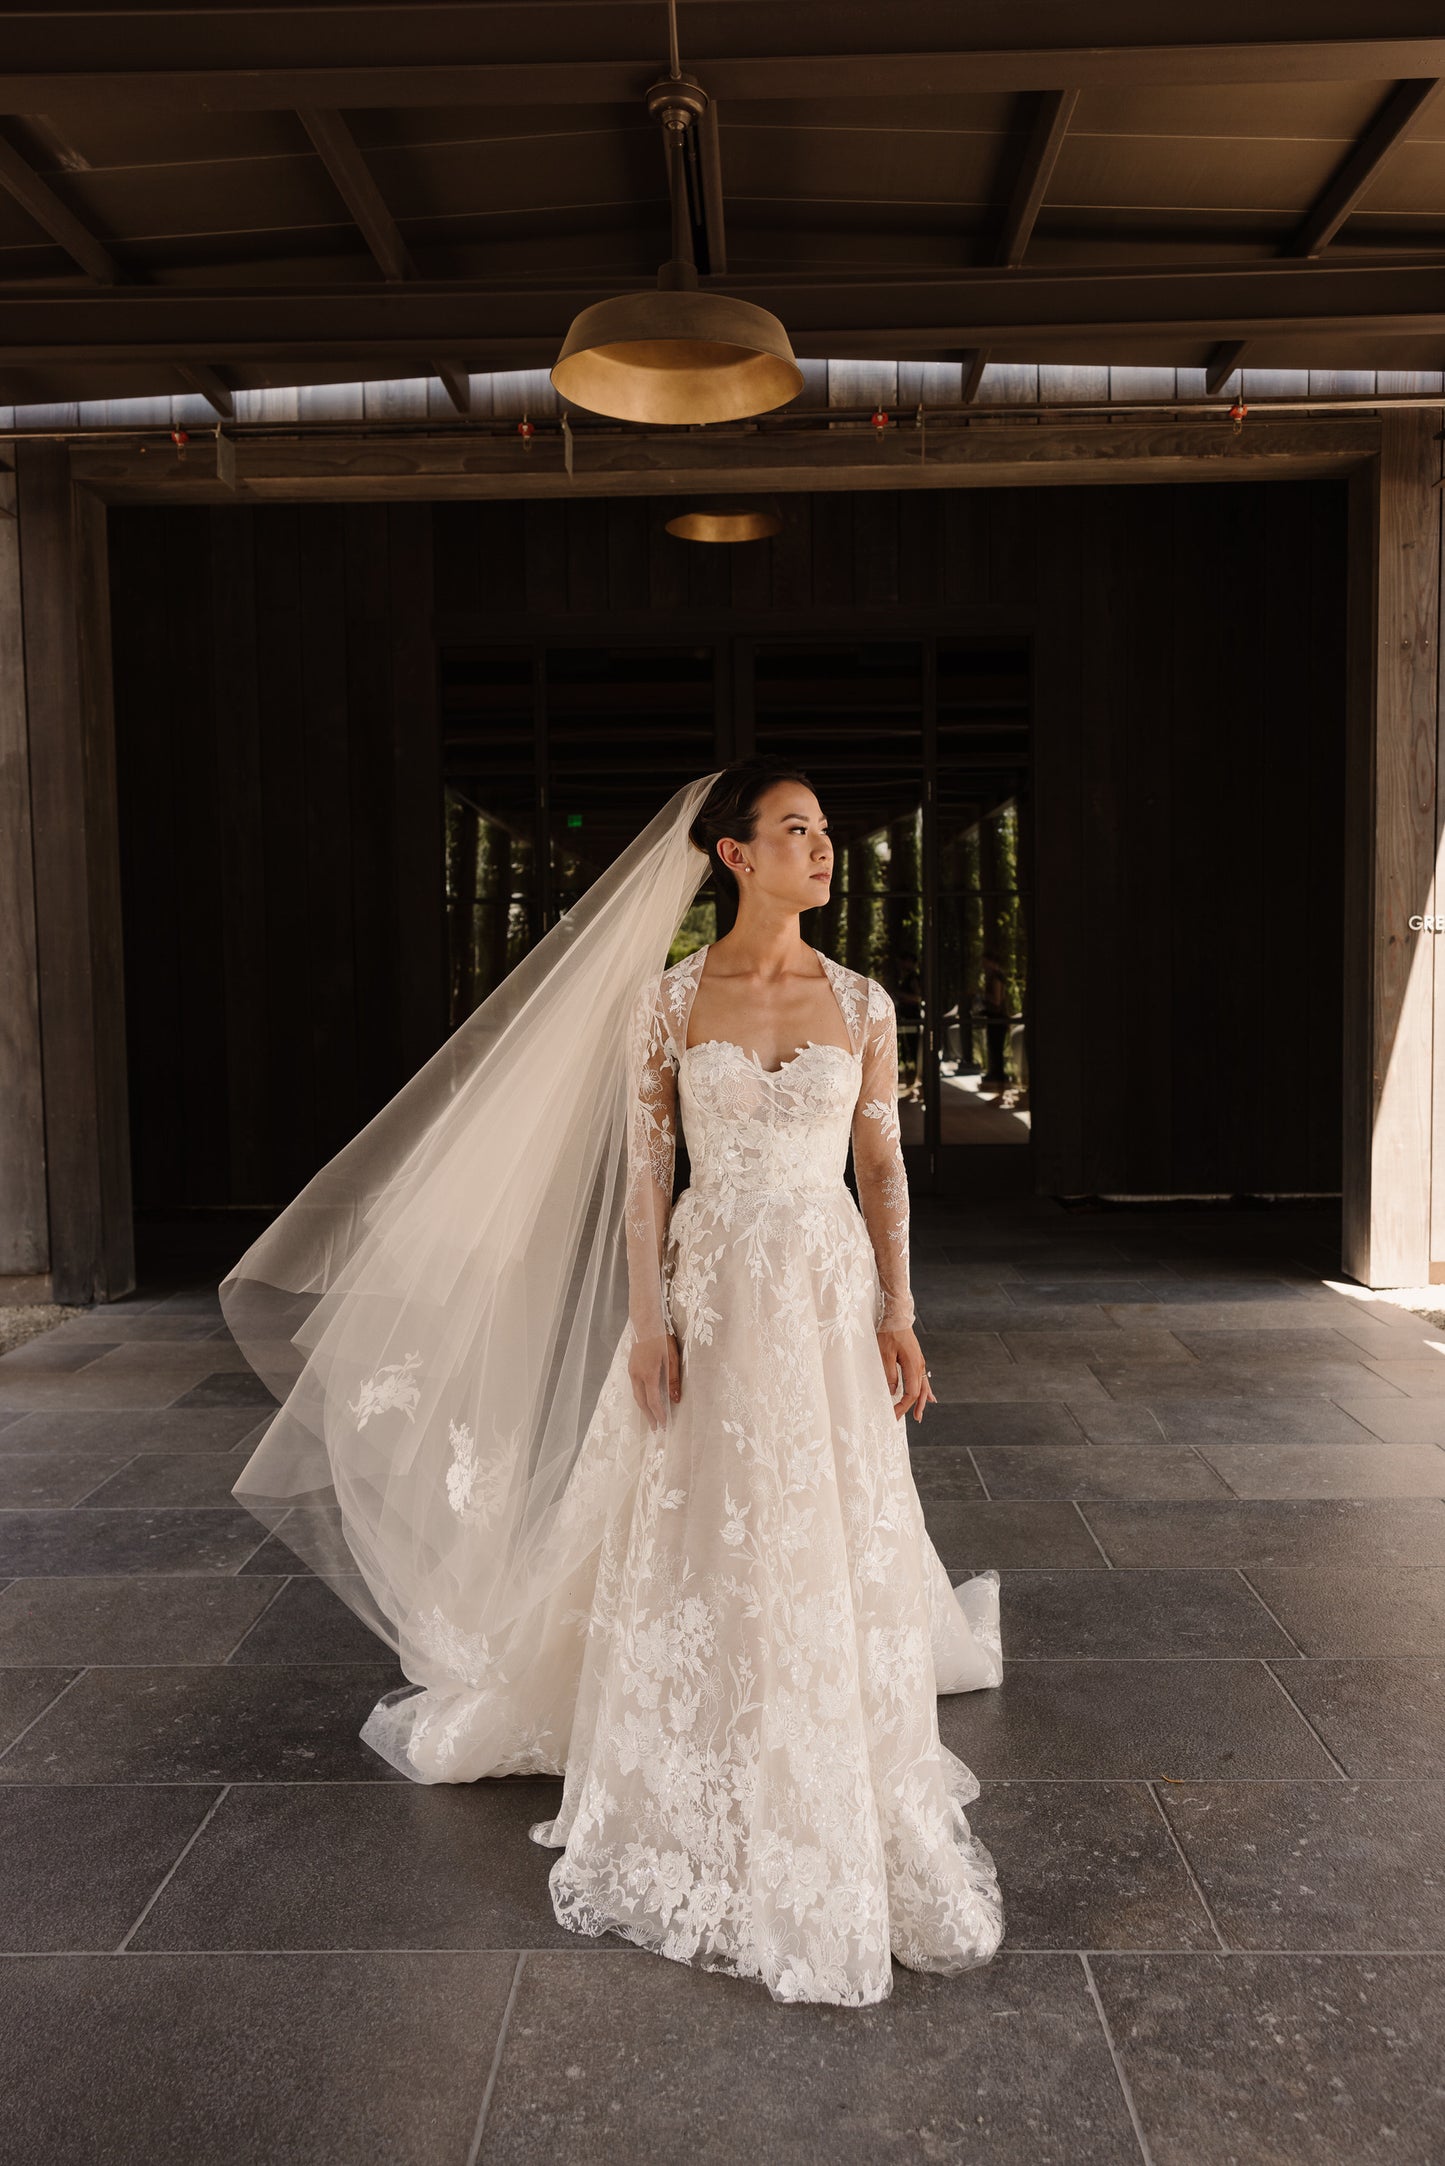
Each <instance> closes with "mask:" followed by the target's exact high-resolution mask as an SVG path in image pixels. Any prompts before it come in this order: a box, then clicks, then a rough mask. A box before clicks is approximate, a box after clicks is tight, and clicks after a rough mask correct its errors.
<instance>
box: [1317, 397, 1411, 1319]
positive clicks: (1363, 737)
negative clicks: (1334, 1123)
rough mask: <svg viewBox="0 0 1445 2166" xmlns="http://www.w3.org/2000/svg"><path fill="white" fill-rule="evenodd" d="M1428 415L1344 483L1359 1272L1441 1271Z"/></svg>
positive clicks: (1349, 1102)
mask: <svg viewBox="0 0 1445 2166" xmlns="http://www.w3.org/2000/svg"><path fill="white" fill-rule="evenodd" d="M1439 427H1440V418H1439V416H1438V415H1437V414H1431V413H1428V412H1424V411H1421V412H1413V413H1395V414H1387V415H1385V416H1384V417H1383V418H1382V428H1381V446H1380V456H1379V460H1378V462H1377V463H1376V465H1374V466H1373V467H1371V468H1367V469H1362V470H1361V471H1360V472H1359V473H1358V474H1356V475H1355V476H1354V477H1353V478H1352V481H1351V496H1350V591H1349V604H1348V606H1349V617H1350V664H1349V668H1350V702H1349V706H1350V719H1349V740H1348V750H1347V766H1346V819H1347V827H1346V845H1345V850H1346V857H1345V941H1346V951H1345V1016H1344V1045H1345V1073H1344V1153H1343V1237H1342V1250H1343V1253H1342V1259H1341V1260H1342V1263H1343V1265H1344V1268H1345V1270H1347V1271H1348V1272H1350V1273H1351V1275H1352V1276H1353V1277H1355V1278H1357V1279H1359V1280H1360V1281H1361V1283H1362V1284H1364V1285H1366V1286H1419V1285H1426V1284H1429V1283H1431V1282H1432V1281H1445V975H1442V974H1445V940H1442V939H1441V938H1440V937H1439V936H1438V935H1434V934H1432V933H1430V932H1429V931H1425V930H1420V929H1412V927H1411V924H1410V920H1411V918H1412V917H1415V918H1426V919H1429V918H1433V917H1434V914H1435V912H1436V911H1437V910H1438V909H1440V908H1441V907H1442V901H1445V882H1440V881H1438V880H1437V877H1436V866H1437V853H1438V849H1439V840H1438V836H1439V812H1440V802H1441V795H1440V772H1441V760H1440V723H1441V703H1440V577H1441V552H1440V519H1441V490H1440V489H1439V488H1438V487H1437V486H1436V485H1437V483H1438V482H1439V480H1440V477H1441V473H1442V465H1441V443H1440V435H1439ZM1437 898H1439V899H1437ZM1308 1087H1309V1079H1308V1076H1307V1075H1302V1076H1301V1088H1304V1089H1307V1088H1308ZM1437 1138H1438V1139H1439V1143H1440V1147H1439V1148H1438V1149H1437V1148H1436V1147H1435V1144H1436V1139H1437Z"/></svg>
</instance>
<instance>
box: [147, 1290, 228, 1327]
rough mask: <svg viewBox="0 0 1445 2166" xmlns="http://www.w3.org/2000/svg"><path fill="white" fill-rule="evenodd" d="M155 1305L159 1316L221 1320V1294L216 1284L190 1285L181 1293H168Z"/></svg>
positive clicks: (216, 1321)
mask: <svg viewBox="0 0 1445 2166" xmlns="http://www.w3.org/2000/svg"><path fill="white" fill-rule="evenodd" d="M153 1307H154V1311H155V1314H156V1315H157V1316H201V1317H206V1318H209V1319H210V1320H211V1321H213V1322H215V1323H219V1322H220V1320H221V1301H220V1295H219V1293H218V1291H217V1288H216V1287H214V1286H204V1287H200V1286H197V1287H189V1288H186V1289H184V1290H183V1291H181V1292H179V1293H174V1294H167V1295H166V1297H165V1299H164V1300H163V1301H157V1302H155V1303H154V1304H153Z"/></svg>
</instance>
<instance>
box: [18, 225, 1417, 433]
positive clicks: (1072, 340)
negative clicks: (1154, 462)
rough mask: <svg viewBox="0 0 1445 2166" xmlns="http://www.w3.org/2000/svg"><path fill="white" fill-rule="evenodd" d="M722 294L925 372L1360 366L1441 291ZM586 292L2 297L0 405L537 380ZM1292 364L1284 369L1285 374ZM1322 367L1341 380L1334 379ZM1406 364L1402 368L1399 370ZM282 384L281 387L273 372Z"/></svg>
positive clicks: (1371, 273)
mask: <svg viewBox="0 0 1445 2166" xmlns="http://www.w3.org/2000/svg"><path fill="white" fill-rule="evenodd" d="M730 283H733V284H734V288H735V290H737V291H739V292H741V293H742V294H743V295H744V296H745V297H747V298H750V299H753V300H755V301H758V302H760V303H761V304H762V305H763V306H764V307H767V308H770V309H772V310H773V311H774V312H775V313H777V314H780V315H781V316H782V317H783V319H784V320H785V321H786V323H787V324H788V328H789V331H790V333H791V336H792V341H793V346H794V350H795V351H796V352H797V353H798V354H800V355H801V356H803V357H804V358H805V359H814V358H831V359H858V360H866V359H876V358H880V357H881V358H886V359H891V360H908V359H912V358H915V357H916V358H920V359H927V358H932V357H935V356H939V355H944V354H958V353H960V352H968V353H970V354H972V353H976V352H978V351H984V352H987V351H989V350H990V349H991V350H992V351H993V352H994V353H995V354H998V353H1000V352H1001V353H1002V354H1003V355H1004V357H1005V358H1014V357H1024V356H1027V357H1029V358H1032V359H1035V360H1058V361H1061V362H1077V361H1079V360H1081V359H1083V360H1087V359H1090V358H1093V357H1097V356H1100V355H1112V356H1113V357H1114V358H1115V359H1118V358H1120V357H1123V358H1128V357H1129V356H1131V355H1132V354H1135V353H1137V352H1139V351H1140V350H1141V349H1142V350H1144V351H1145V352H1152V353H1153V354H1154V355H1155V356H1156V357H1163V358H1166V359H1178V360H1180V361H1185V362H1187V361H1189V360H1190V359H1191V358H1192V357H1193V354H1194V353H1196V352H1198V351H1202V350H1207V349H1208V348H1209V346H1210V345H1211V344H1217V343H1218V342H1220V341H1222V340H1227V341H1231V342H1236V341H1237V342H1242V341H1244V340H1247V339H1264V338H1268V339H1269V340H1270V341H1271V344H1272V347H1273V349H1274V352H1273V356H1272V359H1273V363H1274V365H1276V366H1280V367H1284V366H1288V365H1295V366H1299V365H1304V364H1308V363H1312V364H1313V365H1315V366H1321V365H1326V364H1328V363H1329V362H1330V360H1331V355H1332V353H1333V352H1334V351H1336V350H1338V349H1339V348H1340V347H1342V346H1344V347H1347V348H1349V347H1351V346H1353V347H1355V348H1357V347H1358V346H1359V345H1360V344H1361V343H1362V342H1364V343H1367V344H1368V346H1369V349H1370V351H1371V353H1372V356H1373V357H1374V361H1373V365H1379V366H1389V365H1390V361H1389V345H1390V343H1391V342H1393V341H1395V340H1411V341H1413V342H1414V349H1415V351H1416V352H1417V353H1418V351H1419V350H1420V348H1421V347H1422V346H1426V345H1428V346H1429V347H1430V348H1432V349H1433V348H1434V347H1436V346H1438V343H1439V342H1440V340H1441V339H1442V338H1445V277H1442V266H1441V265H1440V263H1439V262H1438V260H1437V261H1430V262H1427V263H1423V264H1422V263H1415V264H1411V265H1404V266H1402V265H1397V264H1385V265H1378V266H1377V265H1360V264H1353V263H1348V262H1346V263H1342V264H1336V263H1334V262H1333V261H1332V260H1331V259H1326V260H1325V261H1324V262H1322V263H1317V264H1304V263H1292V264H1282V263H1264V264H1233V265H1223V266H1210V267H1208V268H1198V267H1193V266H1191V267H1189V268H1185V269H1180V268H1175V269H1174V270H1172V271H1167V272H1165V271H1159V270H1147V271H1138V270H1131V271H1128V272H1115V273H1095V274H1091V275H1089V276H1081V275H1080V274H1078V273H1072V274H1071V273H1069V272H1056V271H1053V270H1032V271H1030V270H1016V271H990V272H978V273H964V274H962V275H959V276H955V277H952V278H944V279H936V280H918V279H906V280H896V281H892V282H888V283H884V284H881V285H874V284H870V283H869V282H868V281H866V280H853V281H838V282H829V283H827V284H822V283H820V284H817V285H796V284H793V283H791V282H790V281H788V280H786V279H774V280H771V281H768V282H762V283H760V282H757V281H754V280H737V281H735V282H733V281H730ZM595 298H596V291H595V288H594V287H592V286H583V287H571V288H567V289H561V290H559V289H557V288H530V287H523V288H521V289H516V290H507V289H505V288H497V287H493V286H484V285H465V286H463V285H448V286H445V287H441V286H435V285H431V284H424V283H420V282H419V283H417V284H416V285H414V286H410V287H408V288H406V289H405V306H404V307H399V306H398V301H399V299H400V293H399V289H397V288H396V287H386V286H378V287H376V288H374V289H371V290H369V291H368V290H366V289H358V288H356V287H351V288H348V289H344V290H342V291H339V292H328V293H324V294H314V293H306V292H304V291H283V292H270V293H267V294H265V295H264V296H263V295H259V294H258V293H257V292H256V291H255V290H254V289H251V288H243V289H241V290H239V291H234V292H230V293H224V294H220V293H215V292H211V291H199V292H198V291H196V290H194V289H178V288H175V287H149V288H140V287H137V286H134V285H121V286H118V287H114V288H111V289H108V290H107V291H106V292H104V293H102V292H99V291H97V290H94V289H91V290H87V291H79V292H67V293H56V292H53V291H52V292H40V293H36V292H30V293H13V294H11V295H9V296H7V298H6V304H5V307H4V309H3V311H0V370H3V371H4V375H3V377H0V399H3V400H6V401H14V400H21V401H24V400H26V399H28V398H31V397H33V396H34V395H35V394H34V392H33V390H31V389H29V388H27V387H28V386H31V385H33V384H35V383H36V382H38V381H41V380H43V375H44V372H46V371H47V370H50V371H54V372H58V373H60V374H61V375H62V376H64V377H65V378H66V379H67V380H68V381H70V382H71V383H76V382H80V383H93V384H94V386H95V388H94V389H93V390H85V391H75V390H71V391H69V392H67V393H66V394H65V395H66V396H69V397H76V396H86V397H96V398H103V397H108V396H109V397H113V396H116V395H118V394H117V393H116V392H115V391H113V390H111V389H110V388H109V384H110V381H111V380H113V378H112V372H114V371H117V370H119V371H124V372H125V379H126V383H127V387H128V388H129V389H131V390H136V391H138V390H140V389H143V388H145V387H146V384H147V381H148V378H149V376H150V375H152V374H153V375H154V378H155V381H154V385H153V388H154V390H156V391H162V390H164V389H165V388H166V387H167V386H168V384H169V383H170V382H171V381H172V379H173V374H174V371H175V369H176V368H177V367H178V366H184V367H190V366H193V365H195V364H198V363H199V364H201V365H204V366H208V367H213V368H214V367H216V366H227V367H230V368H232V369H234V370H236V371H239V372H240V377H239V380H240V381H242V382H246V381H257V380H260V381H268V380H269V381H272V382H276V381H285V380H289V381H291V382H297V381H301V382H304V381H306V380H307V379H308V377H311V376H316V375H318V374H319V375H321V376H323V377H334V378H337V379H341V380H348V381H353V380H358V379H362V378H365V379H375V378H380V377H388V376H419V375H427V376H435V375H436V374H437V369H438V358H437V357H438V356H447V357H452V358H451V359H450V365H452V366H455V367H458V368H460V366H461V365H462V363H461V360H460V359H457V358H455V357H458V356H464V357H465V362H466V365H467V366H468V367H469V368H474V369H509V368H538V367H546V366H547V365H548V364H549V362H550V361H551V360H552V358H554V356H555V354H556V351H557V346H558V344H559V342H560V340H561V338H562V337H563V335H564V333H565V331H566V328H567V325H568V323H569V322H570V320H571V318H572V316H573V315H574V314H575V313H576V311H577V310H578V308H579V307H581V306H583V305H585V304H586V303H587V302H589V301H591V300H594V299H595ZM1296 357H1297V358H1296ZM1336 365H1345V364H1343V363H1337V364H1336ZM1401 365H1404V366H1416V365H1418V363H1417V362H1416V361H1414V360H1410V361H1407V362H1405V363H1404V364H1401ZM281 371H287V372H289V373H288V375H286V376H282V375H281V374H280V373H279V372H281Z"/></svg>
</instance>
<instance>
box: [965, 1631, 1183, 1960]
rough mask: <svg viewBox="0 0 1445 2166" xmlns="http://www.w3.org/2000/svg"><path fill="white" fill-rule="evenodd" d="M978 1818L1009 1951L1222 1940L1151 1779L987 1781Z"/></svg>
mask: <svg viewBox="0 0 1445 2166" xmlns="http://www.w3.org/2000/svg"><path fill="white" fill-rule="evenodd" d="M1005 1644H1007V1643H1006V1642H1005ZM968 1820H969V1826H970V1828H971V1829H972V1831H973V1833H974V1834H975V1835H977V1836H978V1837H980V1838H981V1839H982V1841H983V1842H984V1843H986V1844H987V1846H988V1849H989V1850H990V1852H991V1853H992V1856H993V1861H994V1864H995V1865H996V1866H997V1868H998V1875H999V1884H1000V1886H1001V1887H1002V1889H1003V1891H1004V1921H1005V1944H1006V1946H1007V1947H1009V1948H1011V1949H1023V1948H1217V1947H1218V1946H1219V1940H1218V1936H1217V1935H1216V1933H1215V1932H1214V1929H1213V1927H1212V1926H1211V1925H1210V1922H1209V1915H1208V1912H1207V1911H1206V1910H1205V1908H1204V1905H1203V1904H1202V1903H1201V1902H1200V1900H1199V1897H1198V1895H1197V1894H1196V1893H1195V1890H1194V1886H1193V1883H1192V1882H1191V1880H1190V1878H1189V1873H1188V1870H1187V1869H1186V1867H1185V1864H1184V1861H1183V1859H1182V1858H1181V1857H1180V1855H1179V1851H1178V1848H1177V1846H1176V1844H1175V1843H1174V1841H1173V1839H1172V1838H1171V1836H1170V1833H1169V1830H1168V1828H1167V1827H1166V1825H1165V1823H1164V1821H1163V1820H1162V1818H1161V1817H1160V1814H1159V1809H1158V1807H1157V1805H1156V1804H1155V1802H1154V1799H1153V1796H1152V1794H1151V1792H1150V1790H1149V1787H1148V1785H1147V1784H1145V1783H1141V1782H985V1783H984V1785H983V1787H982V1789H981V1791H980V1793H979V1795H978V1797H977V1798H976V1799H975V1801H974V1802H973V1804H972V1805H970V1806H969V1807H968Z"/></svg>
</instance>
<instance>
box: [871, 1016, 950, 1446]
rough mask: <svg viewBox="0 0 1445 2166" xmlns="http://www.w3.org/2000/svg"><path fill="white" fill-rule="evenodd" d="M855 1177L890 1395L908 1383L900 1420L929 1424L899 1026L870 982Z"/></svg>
mask: <svg viewBox="0 0 1445 2166" xmlns="http://www.w3.org/2000/svg"><path fill="white" fill-rule="evenodd" d="M853 1171H854V1174H855V1176H856V1178H857V1182H858V1202H859V1206H860V1208H861V1209H862V1212H863V1217H864V1220H865V1221H866V1223H867V1227H868V1237H869V1239H870V1240H871V1241H872V1243H873V1254H874V1257H875V1258H876V1260H877V1264H878V1285H879V1296H880V1298H879V1305H878V1314H877V1317H876V1319H875V1328H876V1330H877V1333H878V1348H879V1352H880V1353H881V1355H882V1357H883V1372H884V1374H885V1376H886V1377H887V1378H888V1388H889V1390H890V1391H892V1390H894V1389H896V1386H897V1380H898V1374H899V1371H900V1370H901V1371H902V1375H903V1396H902V1398H901V1399H900V1400H899V1402H898V1405H897V1412H898V1413H899V1414H900V1415H901V1414H904V1413H906V1412H908V1411H909V1410H910V1409H911V1410H912V1411H913V1413H914V1414H915V1416H917V1417H920V1418H921V1416H922V1413H923V1409H924V1407H925V1406H927V1405H928V1404H929V1402H930V1401H931V1400H932V1398H933V1392H932V1390H931V1388H930V1386H929V1383H928V1376H927V1372H926V1370H925V1368H924V1365H923V1352H922V1349H921V1348H920V1346H919V1344H918V1340H917V1338H916V1336H915V1334H914V1330H913V1293H912V1290H911V1288H910V1285H909V1280H908V1176H907V1174H906V1173H905V1171H904V1168H903V1144H902V1139H901V1137H900V1134H899V1127H898V1019H897V1015H896V1012H895V1010H894V1006H893V1002H892V1001H891V1000H890V999H889V997H888V995H887V993H886V992H885V991H884V989H883V987H882V986H881V985H880V984H879V983H878V981H877V980H876V978H870V979H869V981H868V1012H867V1016H866V1018H865V1022H864V1037H863V1073H862V1080H861V1085H860V1088H859V1092H858V1103H857V1106H856V1107H855V1109H854V1113H853Z"/></svg>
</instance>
